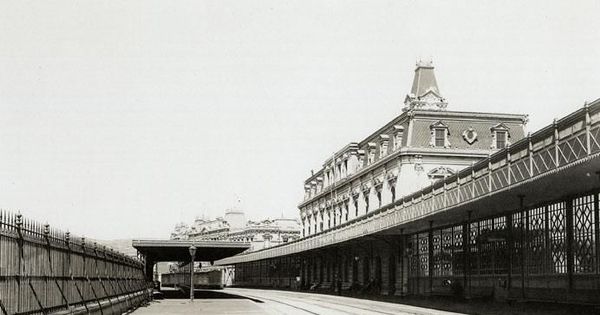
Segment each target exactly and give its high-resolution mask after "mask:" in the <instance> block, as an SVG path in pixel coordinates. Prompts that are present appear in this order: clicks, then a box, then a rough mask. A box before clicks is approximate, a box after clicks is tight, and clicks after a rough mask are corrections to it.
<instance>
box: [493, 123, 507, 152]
mask: <svg viewBox="0 0 600 315" xmlns="http://www.w3.org/2000/svg"><path fill="white" fill-rule="evenodd" d="M490 130H491V131H492V145H490V148H491V149H504V148H506V147H507V146H508V145H509V144H510V142H509V141H508V139H509V138H510V133H509V132H508V130H509V129H508V127H506V125H505V124H503V123H499V124H497V125H495V126H493V127H492V128H490Z"/></svg>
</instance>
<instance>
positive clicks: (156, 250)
mask: <svg viewBox="0 0 600 315" xmlns="http://www.w3.org/2000/svg"><path fill="white" fill-rule="evenodd" d="M192 245H193V246H195V247H196V258H195V260H196V261H215V260H219V259H223V258H226V257H230V256H233V255H237V254H239V253H241V252H243V251H245V250H247V249H249V248H250V243H245V242H229V241H207V240H202V241H194V240H133V241H132V246H133V247H134V248H135V249H137V250H138V252H140V253H141V254H142V255H144V256H145V257H146V259H147V260H150V261H154V262H158V261H189V260H190V253H189V248H190V246H192Z"/></svg>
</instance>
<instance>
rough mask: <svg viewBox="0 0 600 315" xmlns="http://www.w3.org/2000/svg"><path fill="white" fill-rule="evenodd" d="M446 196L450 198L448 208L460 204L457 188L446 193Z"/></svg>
mask: <svg viewBox="0 0 600 315" xmlns="http://www.w3.org/2000/svg"><path fill="white" fill-rule="evenodd" d="M446 195H447V196H448V200H447V201H448V204H447V206H448V207H451V206H453V205H455V204H457V203H458V188H457V187H455V188H453V189H452V190H449V191H447V192H446Z"/></svg>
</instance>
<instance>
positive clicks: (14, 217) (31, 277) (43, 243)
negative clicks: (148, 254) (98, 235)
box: [0, 211, 147, 315]
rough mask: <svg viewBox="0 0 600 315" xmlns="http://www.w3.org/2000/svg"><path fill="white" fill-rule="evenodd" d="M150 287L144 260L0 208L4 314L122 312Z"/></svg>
mask: <svg viewBox="0 0 600 315" xmlns="http://www.w3.org/2000/svg"><path fill="white" fill-rule="evenodd" d="M146 287H147V283H146V281H145V277H144V264H143V262H142V261H140V260H137V259H135V258H131V257H128V256H126V255H124V254H121V253H118V252H115V251H113V250H112V249H107V248H106V247H104V246H100V245H97V244H96V243H95V242H86V239H85V238H83V237H74V236H72V235H70V233H69V232H63V231H59V230H57V229H54V228H51V227H50V226H49V225H48V224H40V223H39V222H36V221H32V220H28V219H26V218H23V217H22V215H21V214H14V213H11V212H6V211H0V314H2V315H8V314H49V313H55V312H61V311H62V312H64V313H79V312H77V310H79V311H81V312H83V313H90V312H91V310H92V309H93V310H94V312H93V313H95V312H97V313H99V314H102V313H104V314H117V313H118V314H120V313H121V312H120V310H124V309H127V308H129V307H133V306H135V304H136V303H139V302H141V301H142V300H144V299H145V296H146V294H145V291H146ZM117 304H119V305H117ZM123 304H126V305H125V307H124V306H123ZM102 309H107V310H106V311H104V312H103V311H102Z"/></svg>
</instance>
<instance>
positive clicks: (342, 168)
mask: <svg viewBox="0 0 600 315" xmlns="http://www.w3.org/2000/svg"><path fill="white" fill-rule="evenodd" d="M433 70H434V67H433V65H432V64H431V63H422V62H420V63H418V64H417V68H416V70H415V78H414V80H413V86H412V88H411V92H410V93H409V94H408V95H407V97H406V99H405V103H404V105H405V107H404V108H403V109H402V113H401V114H400V115H399V116H397V117H395V118H394V119H392V120H391V121H390V122H389V123H387V124H386V125H385V126H383V127H381V128H380V129H379V130H377V131H375V132H374V133H372V134H371V135H369V136H368V137H366V138H364V139H363V140H362V141H360V142H352V143H350V144H348V145H346V146H345V147H343V148H342V149H341V150H339V151H337V152H336V153H335V154H334V156H333V157H330V158H329V159H327V160H326V161H325V163H323V166H322V168H321V169H320V170H318V171H316V172H313V173H312V174H311V176H310V177H309V178H308V179H307V180H306V181H305V182H304V191H305V193H304V200H303V201H302V202H301V203H300V205H299V209H300V217H301V220H302V235H303V236H307V235H312V234H315V233H320V232H322V231H325V230H327V229H330V228H333V227H335V226H337V225H339V224H344V223H345V222H348V221H352V220H354V219H355V218H357V217H362V216H365V215H367V214H368V213H369V212H371V211H373V210H376V209H377V208H379V207H382V206H385V205H387V204H390V203H392V202H394V201H395V200H398V199H399V198H402V197H403V196H405V195H408V194H410V193H412V192H415V191H417V190H419V189H421V188H422V187H424V186H426V185H429V184H431V182H432V181H435V180H439V179H440V178H445V177H449V176H455V174H456V173H457V172H458V171H459V170H461V169H463V168H465V167H467V166H469V165H471V164H472V163H474V162H477V161H479V160H480V159H482V158H485V157H487V156H489V155H490V154H491V153H493V152H495V151H496V150H498V149H502V148H504V147H505V146H509V145H510V142H513V141H517V140H519V139H521V138H523V137H525V124H526V123H527V116H526V115H519V114H499V113H485V112H461V111H449V110H447V105H448V102H447V101H446V99H445V98H443V97H442V94H441V93H440V91H439V88H438V86H437V81H436V79H435V75H434V72H433Z"/></svg>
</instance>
